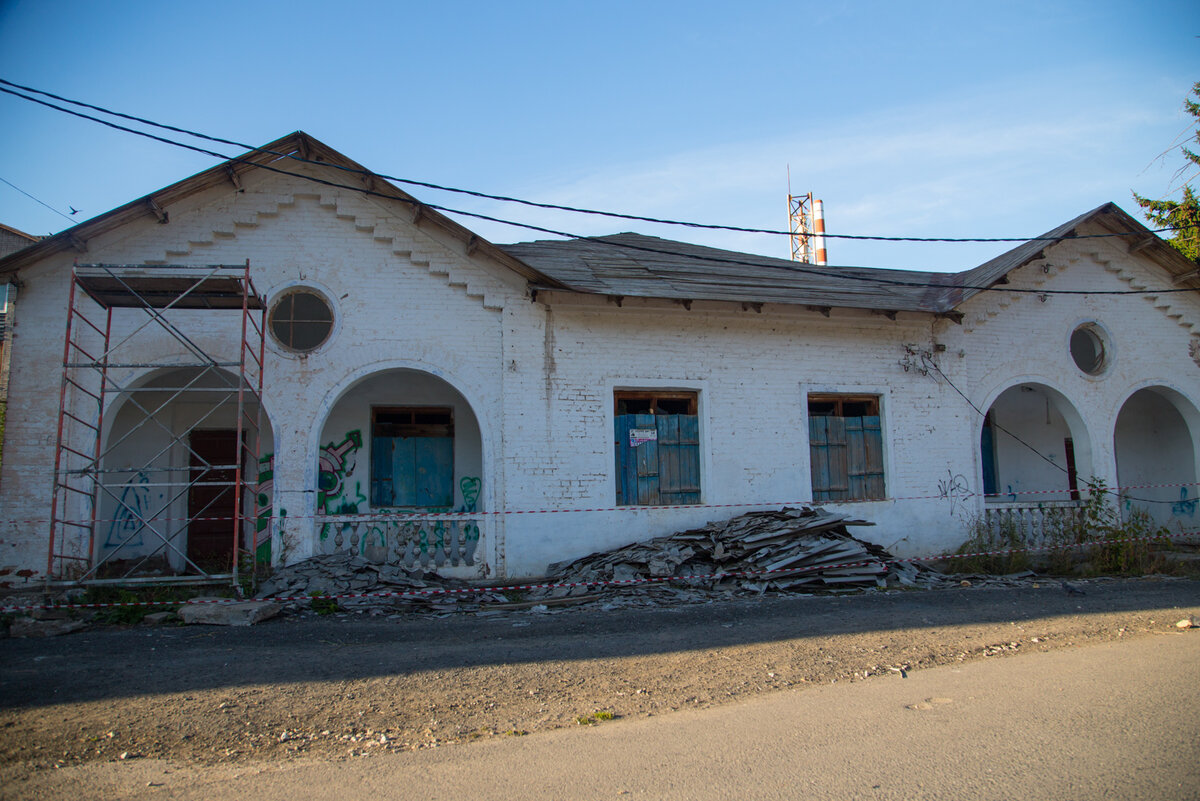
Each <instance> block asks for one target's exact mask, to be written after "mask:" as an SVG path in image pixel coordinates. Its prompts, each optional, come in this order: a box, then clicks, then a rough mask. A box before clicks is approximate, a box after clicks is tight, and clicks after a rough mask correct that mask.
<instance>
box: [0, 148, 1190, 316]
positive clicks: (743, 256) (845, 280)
mask: <svg viewBox="0 0 1200 801" xmlns="http://www.w3.org/2000/svg"><path fill="white" fill-rule="evenodd" d="M289 157H298V158H300V159H302V160H305V161H308V162H316V163H320V164H328V165H330V166H331V167H333V168H342V169H337V170H331V174H330V176H329V179H328V180H329V183H331V184H334V185H340V186H343V187H346V188H349V189H352V190H355V191H368V192H370V193H371V194H372V195H376V196H382V197H384V198H392V199H394V200H395V201H397V202H398V203H402V204H404V206H405V207H406V208H407V209H408V210H409V211H410V213H413V214H414V219H416V217H419V218H420V220H422V224H432V225H436V226H438V227H440V228H441V229H442V230H443V231H445V232H447V233H448V234H449V235H451V236H453V237H455V238H457V239H459V240H460V241H462V242H463V243H464V248H465V251H466V252H468V253H480V254H482V255H485V256H487V257H489V258H491V259H492V260H494V261H496V262H497V263H499V264H502V265H504V266H505V267H507V268H508V269H511V270H513V271H514V272H515V273H517V274H518V275H520V276H522V277H523V278H525V279H526V280H527V281H529V282H530V284H531V285H532V286H533V287H534V288H539V289H557V290H566V291H572V292H578V293H584V294H601V295H616V296H622V297H647V298H666V299H673V300H683V301H690V300H720V301H734V302H743V303H783V304H792V305H808V306H813V307H819V308H822V309H825V308H831V307H835V306H836V307H842V308H857V309H872V310H878V311H887V312H897V311H908V312H924V313H931V314H947V315H951V314H956V312H954V309H955V308H956V307H958V306H959V305H960V304H962V302H963V301H965V300H967V299H968V298H970V297H973V296H974V295H976V294H978V293H979V292H982V291H985V290H986V289H987V288H989V287H992V286H994V285H996V284H1001V283H1004V282H1006V280H1007V279H1006V276H1007V275H1008V274H1009V273H1011V272H1012V271H1013V270H1016V269H1018V268H1020V267H1022V266H1024V265H1026V264H1029V263H1030V262H1032V261H1035V260H1037V259H1039V258H1041V256H1042V255H1043V253H1044V251H1045V249H1046V248H1047V247H1050V246H1052V245H1053V244H1055V243H1057V242H1061V241H1063V240H1065V239H1069V238H1072V237H1074V236H1076V234H1077V230H1078V229H1079V228H1080V227H1081V226H1083V225H1088V226H1091V227H1099V228H1100V229H1101V230H1103V231H1109V232H1113V233H1122V234H1128V233H1129V232H1134V234H1135V235H1134V236H1132V237H1127V236H1126V237H1121V238H1120V239H1118V240H1115V241H1117V242H1119V243H1120V246H1122V247H1125V248H1127V249H1128V250H1129V251H1130V252H1134V251H1136V252H1138V253H1139V255H1142V256H1145V257H1147V258H1149V259H1151V260H1152V261H1154V262H1155V263H1157V264H1158V265H1159V266H1161V267H1162V268H1163V269H1164V270H1166V271H1167V273H1168V275H1169V276H1170V278H1171V280H1172V282H1173V283H1174V284H1176V285H1178V286H1183V287H1189V288H1194V289H1200V272H1197V269H1196V264H1195V263H1193V262H1191V261H1189V260H1188V259H1187V258H1185V257H1184V256H1183V255H1182V254H1180V253H1179V252H1178V251H1176V250H1175V249H1174V248H1172V247H1171V246H1170V245H1168V244H1167V243H1166V242H1164V241H1163V240H1161V239H1159V238H1158V237H1157V236H1155V235H1154V234H1153V233H1151V232H1150V231H1149V230H1148V229H1147V228H1146V227H1145V226H1144V225H1142V224H1141V223H1140V222H1138V221H1137V220H1135V219H1134V218H1133V217H1131V216H1129V215H1128V214H1126V213H1125V212H1124V211H1122V210H1121V209H1120V208H1118V207H1117V206H1116V205H1114V204H1112V203H1106V204H1104V205H1102V206H1099V207H1097V208H1095V209H1093V210H1091V211H1089V212H1087V213H1086V214H1082V215H1080V216H1079V217H1076V218H1075V219H1074V220H1071V221H1069V222H1066V223H1064V224H1062V225H1060V226H1058V227H1057V228H1054V229H1053V230H1051V231H1048V232H1047V233H1046V234H1044V235H1043V236H1041V237H1038V238H1036V239H1034V240H1031V241H1029V242H1026V243H1023V244H1021V245H1018V246H1017V247H1015V248H1013V249H1012V250H1009V251H1008V252H1006V253H1003V254H1001V255H1000V256H997V257H996V258H994V259H991V260H990V261H988V262H985V263H984V264H981V265H980V266H978V267H975V268H973V269H970V270H966V271H964V272H960V273H932V272H918V271H909V270H883V269H873V268H866V267H818V266H816V265H812V264H802V263H797V262H793V261H790V260H787V259H775V258H770V257H767V256H758V255H754V254H749V253H738V252H734V251H728V250H721V249H718V248H710V247H704V246H701V245H693V244H689V243H686V242H678V241H673V240H669V239H659V238H657V237H652V236H644V235H641V234H635V233H624V234H615V235H613V236H603V237H589V238H584V239H571V240H556V241H549V240H544V241H537V242H522V243H517V244H512V245H500V246H497V245H493V244H492V243H490V242H488V241H486V240H484V239H482V238H481V237H479V236H477V235H476V234H474V233H473V232H472V231H470V230H469V229H467V228H465V227H464V226H462V225H459V224H458V223H457V222H455V221H453V220H451V219H450V218H449V217H446V216H445V215H443V214H441V213H439V212H438V211H437V210H435V209H432V208H430V207H429V206H427V205H425V204H423V203H421V202H420V201H418V200H417V199H416V198H414V197H413V196H412V195H409V194H408V193H406V192H404V191H403V190H401V189H398V188H397V187H395V186H394V185H392V184H391V183H388V182H387V181H386V180H385V179H383V178H380V177H379V176H377V175H374V174H373V173H371V172H370V171H369V170H367V169H366V168H364V167H363V166H361V165H360V164H358V163H357V162H354V161H352V160H351V159H349V158H347V157H346V156H344V155H342V154H341V153H339V152H338V151H336V150H334V149H333V148H331V147H329V146H328V145H325V144H323V143H322V142H320V141H318V140H316V139H314V138H313V137H311V136H309V135H308V134H306V133H304V132H302V131H297V132H295V133H291V134H288V135H287V136H284V137H282V138H280V139H277V140H275V141H274V142H271V143H269V144H267V145H264V146H263V147H261V148H258V149H256V150H252V151H250V152H248V153H246V154H244V155H242V156H238V157H235V158H232V159H230V160H229V161H226V162H223V163H221V164H218V165H217V166H215V167H212V168H210V169H207V170H205V171H203V172H200V173H197V174H196V175H193V176H191V177H190V178H185V179H184V180H182V181H179V182H177V183H174V184H171V185H170V186H167V187H164V188H163V189H160V190H158V191H156V192H152V193H150V194H149V195H146V196H144V197H141V198H138V199H137V200H134V201H132V202H130V203H126V204H125V205H123V206H120V207H118V208H116V209H113V210H112V211H109V212H106V213H104V214H101V215H99V216H97V217H93V218H92V219H90V220H87V221H85V222H82V223H80V224H79V225H76V226H73V227H71V228H68V229H66V230H64V231H61V232H59V233H57V234H54V235H52V236H48V237H44V238H41V239H37V240H35V241H33V242H32V244H30V245H29V246H28V247H25V248H23V249H21V250H19V251H17V252H15V253H12V254H10V255H7V256H4V257H0V275H3V274H5V273H9V272H13V271H15V270H18V269H20V268H22V267H24V266H27V265H30V264H33V263H35V262H37V261H39V260H41V259H44V258H46V257H47V256H50V255H52V254H55V253H60V252H65V251H78V252H86V248H87V241H88V239H90V238H93V237H96V236H99V235H101V234H104V233H106V232H109V231H112V230H114V229H116V228H119V227H121V226H123V225H126V224H128V223H130V222H132V221H134V220H140V219H144V218H145V217H146V216H148V215H153V216H156V217H158V218H159V220H160V221H166V222H169V213H170V207H171V205H172V204H174V203H177V202H178V201H180V200H183V199H184V198H186V197H189V196H191V195H194V194H196V193H199V192H203V191H206V190H209V189H211V188H213V187H216V186H221V185H228V184H230V183H232V184H234V185H240V176H242V175H244V174H246V173H247V172H249V171H252V170H255V169H258V168H268V169H272V170H280V171H284V172H288V173H292V174H296V175H297V179H298V180H309V177H308V176H305V175H301V174H298V173H293V172H292V170H289V169H288V167H290V166H291V165H292V164H293V163H294V162H293V161H291V160H290V158H289ZM321 180H324V179H321ZM315 185H316V186H321V185H322V184H321V183H320V181H318V182H317V183H316V184H315ZM17 233H19V232H17ZM24 236H28V235H24Z"/></svg>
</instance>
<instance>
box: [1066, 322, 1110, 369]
mask: <svg viewBox="0 0 1200 801" xmlns="http://www.w3.org/2000/svg"><path fill="white" fill-rule="evenodd" d="M1071 358H1072V359H1074V361H1075V366H1076V367H1078V368H1079V369H1080V370H1082V371H1083V372H1085V373H1087V374H1088V375H1099V374H1100V373H1102V372H1104V368H1105V367H1107V366H1108V354H1107V353H1106V351H1105V347H1104V337H1103V335H1102V334H1101V331H1100V329H1099V328H1098V327H1097V326H1095V325H1092V324H1090V323H1085V324H1083V325H1081V326H1079V327H1078V328H1076V329H1075V330H1074V331H1073V332H1072V333H1071Z"/></svg>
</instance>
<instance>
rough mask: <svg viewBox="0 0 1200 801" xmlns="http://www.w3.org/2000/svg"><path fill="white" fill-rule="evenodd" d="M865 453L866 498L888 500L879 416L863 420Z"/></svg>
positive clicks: (881, 428) (881, 427)
mask: <svg viewBox="0 0 1200 801" xmlns="http://www.w3.org/2000/svg"><path fill="white" fill-rule="evenodd" d="M862 424H863V452H864V461H865V466H866V474H865V477H864V478H865V485H866V489H865V492H866V494H865V495H864V496H863V497H865V498H886V497H887V488H886V486H885V485H884V475H883V426H882V424H881V422H880V419H879V416H878V415H874V416H870V417H864V418H862Z"/></svg>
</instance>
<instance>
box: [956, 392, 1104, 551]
mask: <svg viewBox="0 0 1200 801" xmlns="http://www.w3.org/2000/svg"><path fill="white" fill-rule="evenodd" d="M979 453H980V462H981V466H982V473H983V487H984V493H985V498H984V506H983V512H984V522H985V524H986V525H987V527H988V528H989V530H991V531H992V532H995V533H1003V534H1004V535H1005V536H1006V537H1009V538H1014V537H1015V538H1019V540H1020V541H1022V542H1024V543H1026V544H1029V545H1035V544H1038V543H1041V542H1043V541H1047V540H1048V539H1051V538H1053V537H1055V536H1056V535H1057V534H1058V533H1060V532H1061V531H1062V530H1063V529H1064V528H1065V527H1068V526H1070V525H1072V524H1073V523H1074V521H1076V520H1077V519H1078V516H1079V514H1080V495H1079V489H1080V486H1081V484H1083V483H1085V482H1086V481H1087V480H1088V479H1089V478H1090V477H1091V476H1092V475H1093V474H1094V472H1095V471H1094V469H1093V465H1092V449H1091V441H1090V439H1089V437H1088V432H1087V428H1086V427H1085V425H1084V423H1083V419H1082V418H1081V417H1080V415H1079V412H1078V411H1077V410H1076V409H1075V406H1074V405H1073V404H1072V403H1071V402H1070V401H1069V400H1067V398H1066V396H1064V395H1063V394H1062V393H1061V392H1059V391H1058V390H1055V389H1053V388H1052V387H1048V386H1046V385H1044V384H1037V383H1023V384H1018V385H1016V386H1012V387H1009V388H1008V389H1006V390H1004V391H1003V392H1002V393H1000V395H999V396H998V397H997V398H996V400H995V401H993V402H992V405H991V406H990V407H989V408H988V411H987V414H986V416H985V418H984V421H983V426H982V428H981V429H980V435H979Z"/></svg>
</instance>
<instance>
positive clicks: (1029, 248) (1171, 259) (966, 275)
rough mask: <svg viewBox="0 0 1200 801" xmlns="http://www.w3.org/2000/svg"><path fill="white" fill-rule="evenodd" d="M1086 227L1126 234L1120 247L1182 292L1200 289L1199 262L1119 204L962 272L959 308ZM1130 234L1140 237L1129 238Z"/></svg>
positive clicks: (1099, 208)
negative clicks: (1153, 267)
mask: <svg viewBox="0 0 1200 801" xmlns="http://www.w3.org/2000/svg"><path fill="white" fill-rule="evenodd" d="M1085 225H1089V226H1094V227H1099V228H1100V229H1101V231H1102V232H1104V233H1112V234H1123V236H1119V237H1113V240H1114V241H1115V242H1116V243H1117V246H1118V247H1120V248H1123V249H1125V250H1126V251H1127V252H1129V253H1130V254H1138V255H1140V256H1143V257H1145V258H1147V259H1149V260H1150V261H1152V262H1154V263H1155V264H1157V265H1158V266H1159V267H1161V268H1162V269H1163V270H1165V271H1166V272H1167V275H1168V278H1169V279H1170V281H1171V282H1172V284H1174V285H1175V286H1177V287H1179V288H1181V289H1200V270H1198V269H1197V265H1196V263H1195V262H1193V261H1191V260H1190V259H1188V258H1187V257H1186V256H1184V255H1183V254H1182V253H1180V252H1179V251H1178V250H1176V249H1175V248H1173V247H1171V246H1170V245H1169V244H1168V243H1167V242H1165V241H1164V240H1163V239H1161V238H1160V237H1158V236H1157V235H1156V234H1154V232H1152V231H1151V230H1150V229H1148V228H1147V227H1146V226H1144V225H1142V224H1141V223H1140V222H1138V221H1137V220H1136V219H1134V218H1133V217H1131V216H1130V215H1129V214H1127V213H1125V211H1123V210H1122V209H1121V208H1120V207H1119V206H1117V205H1116V204H1115V203H1111V202H1110V203H1105V204H1104V205H1102V206H1097V207H1096V208H1094V209H1092V210H1091V211H1089V212H1087V213H1085V214H1081V215H1079V216H1078V217H1076V218H1075V219H1073V220H1070V221H1068V222H1065V223H1063V224H1062V225H1060V226H1058V227H1057V228H1054V229H1051V230H1050V231H1047V232H1046V233H1044V234H1042V235H1041V236H1040V237H1036V238H1034V239H1031V240H1030V241H1028V242H1024V243H1022V244H1020V245H1018V246H1017V247H1015V248H1013V249H1012V250H1009V251H1007V252H1006V253H1002V254H1000V255H999V256H997V257H996V258H994V259H991V260H990V261H987V262H984V263H983V264H981V265H979V266H978V267H975V268H974V269H971V270H967V271H966V272H962V273H958V278H959V279H960V285H961V286H963V287H964V289H963V290H962V298H961V299H960V300H959V301H958V303H957V304H956V305H960V304H961V303H962V302H963V301H966V300H967V299H968V298H971V297H974V296H975V295H977V294H979V293H980V292H983V291H985V289H984V288H985V287H992V286H995V285H997V284H1004V283H1007V278H1008V275H1009V273H1011V272H1012V271H1014V270H1017V269H1019V268H1021V267H1024V266H1025V265H1027V264H1029V263H1030V262H1034V261H1037V260H1038V259H1040V258H1042V256H1043V255H1044V254H1045V251H1046V249H1047V248H1049V247H1052V246H1054V245H1056V244H1058V243H1059V242H1063V241H1065V240H1067V239H1073V238H1075V237H1076V236H1077V235H1078V233H1079V229H1080V228H1081V227H1083V226H1085ZM1130 232H1133V233H1135V234H1136V235H1135V236H1125V234H1129V233H1130ZM967 287H974V288H967Z"/></svg>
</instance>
